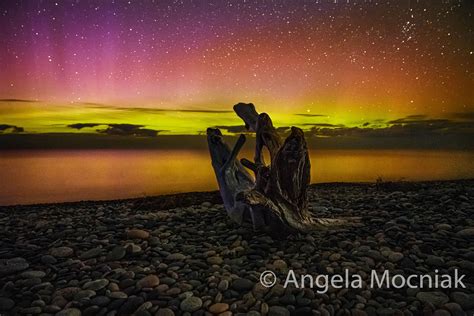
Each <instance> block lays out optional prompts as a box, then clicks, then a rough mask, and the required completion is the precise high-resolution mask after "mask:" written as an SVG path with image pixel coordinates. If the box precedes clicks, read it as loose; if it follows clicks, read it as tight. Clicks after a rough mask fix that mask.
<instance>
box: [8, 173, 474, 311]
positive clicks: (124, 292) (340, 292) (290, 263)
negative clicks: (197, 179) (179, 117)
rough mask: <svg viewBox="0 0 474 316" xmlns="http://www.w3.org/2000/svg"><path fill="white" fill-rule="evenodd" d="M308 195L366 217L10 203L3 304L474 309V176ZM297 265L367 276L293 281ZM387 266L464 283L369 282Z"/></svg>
mask: <svg viewBox="0 0 474 316" xmlns="http://www.w3.org/2000/svg"><path fill="white" fill-rule="evenodd" d="M309 198H310V210H311V212H312V213H313V215H314V216H317V217H335V218H342V217H360V218H361V225H360V226H357V227H342V228H337V229H328V230H321V231H314V232H312V233H310V234H299V235H294V236H288V237H285V238H276V237H271V236H269V235H266V234H263V233H259V232H254V231H252V230H251V229H249V228H246V227H239V226H238V225H236V224H234V223H233V222H231V221H230V219H228V217H227V216H226V213H225V210H224V208H223V205H222V204H221V201H220V198H219V194H218V193H217V192H206V193H185V194H176V195H170V196H160V197H149V198H138V199H129V200H117V201H97V202H77V203H61V204H43V205H28V206H8V207H0V228H1V229H0V237H1V238H0V315H68V316H76V315H111V316H112V315H142V316H149V315H157V316H168V315H169V316H172V315H221V316H227V315H254V316H258V315H270V316H280V315H282V316H285V315H325V316H326V315H357V316H363V315H436V316H444V315H446V316H449V315H453V316H458V315H459V316H461V315H469V316H470V315H473V313H474V243H473V241H474V180H459V181H442V182H401V183H397V182H395V183H391V182H386V183H377V184H343V183H333V184H317V185H312V186H311V189H310V191H309ZM266 270H270V271H274V272H275V274H276V276H277V279H278V282H276V284H275V285H274V286H272V287H268V288H267V287H265V286H263V285H262V284H260V281H259V277H260V274H261V273H262V272H263V271H266ZM289 270H293V271H294V272H295V273H296V274H298V275H300V274H311V275H315V276H316V275H320V274H327V275H333V274H342V273H343V271H345V270H348V271H349V272H350V273H353V274H358V275H360V276H361V277H362V279H363V285H362V288H358V289H348V288H332V287H330V288H329V289H328V290H327V292H325V293H318V292H317V291H316V289H312V288H296V287H294V286H289V287H286V288H285V287H284V286H283V282H282V280H284V278H285V276H286V274H287V272H288V271H289ZM386 270H389V271H390V272H391V273H393V274H395V273H397V274H402V275H409V274H430V273H434V271H435V270H437V271H438V272H439V273H445V274H453V272H454V270H458V271H459V272H460V273H462V274H464V275H465V278H464V280H463V281H464V283H465V284H466V288H452V289H439V288H437V289H429V288H415V289H412V288H407V287H403V288H399V289H397V288H370V287H369V285H368V278H369V275H370V273H371V271H377V272H379V273H383V272H384V271H386Z"/></svg>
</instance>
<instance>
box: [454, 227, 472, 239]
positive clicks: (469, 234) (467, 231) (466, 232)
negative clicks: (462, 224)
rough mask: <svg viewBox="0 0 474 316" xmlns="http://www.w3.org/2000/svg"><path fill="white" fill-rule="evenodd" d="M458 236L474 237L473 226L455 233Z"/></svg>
mask: <svg viewBox="0 0 474 316" xmlns="http://www.w3.org/2000/svg"><path fill="white" fill-rule="evenodd" d="M456 234H457V235H458V236H459V237H463V238H474V228H466V229H463V230H460V231H458V232H457V233H456Z"/></svg>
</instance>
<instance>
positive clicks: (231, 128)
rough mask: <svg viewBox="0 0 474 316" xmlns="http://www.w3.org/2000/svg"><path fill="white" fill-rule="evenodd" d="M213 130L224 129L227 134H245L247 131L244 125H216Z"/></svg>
mask: <svg viewBox="0 0 474 316" xmlns="http://www.w3.org/2000/svg"><path fill="white" fill-rule="evenodd" d="M214 127H215V128H219V129H224V130H226V131H227V132H228V133H247V132H248V130H247V128H246V127H245V125H218V126H214Z"/></svg>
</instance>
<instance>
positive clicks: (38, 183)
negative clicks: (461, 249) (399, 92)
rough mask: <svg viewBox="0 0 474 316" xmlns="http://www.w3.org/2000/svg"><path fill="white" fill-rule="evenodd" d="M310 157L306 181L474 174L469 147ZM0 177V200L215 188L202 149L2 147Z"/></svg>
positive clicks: (52, 199) (26, 201) (317, 153)
mask: <svg viewBox="0 0 474 316" xmlns="http://www.w3.org/2000/svg"><path fill="white" fill-rule="evenodd" d="M251 155H252V153H251V152H244V154H243V156H244V157H248V158H250V156H251ZM310 157H311V165H312V168H311V179H312V182H367V181H369V182H373V181H375V180H376V179H377V178H378V177H382V178H383V179H384V180H400V179H404V180H412V181H414V180H440V179H461V178H474V152H468V151H414V150H312V151H311V152H310ZM0 179H1V183H2V184H1V186H0V205H11V204H31V203H44V202H63V201H78V200H102V199H118V198H129V197H140V196H151V195H159V194H167V193H177V192H190V191H208V190H214V189H216V188H217V185H216V181H215V178H214V173H213V171H212V167H211V165H210V160H209V154H208V152H207V151H204V150H200V151H199V150H47V151H46V150H45V151H2V152H0Z"/></svg>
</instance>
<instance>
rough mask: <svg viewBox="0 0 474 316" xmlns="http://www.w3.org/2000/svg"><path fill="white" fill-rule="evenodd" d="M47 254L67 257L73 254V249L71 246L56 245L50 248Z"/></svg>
mask: <svg viewBox="0 0 474 316" xmlns="http://www.w3.org/2000/svg"><path fill="white" fill-rule="evenodd" d="M49 254H50V255H51V256H53V257H57V258H67V257H70V256H72V255H73V254H74V250H73V249H72V248H71V247H56V248H51V249H50V250H49Z"/></svg>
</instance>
